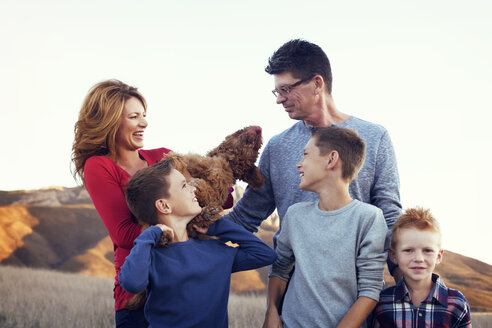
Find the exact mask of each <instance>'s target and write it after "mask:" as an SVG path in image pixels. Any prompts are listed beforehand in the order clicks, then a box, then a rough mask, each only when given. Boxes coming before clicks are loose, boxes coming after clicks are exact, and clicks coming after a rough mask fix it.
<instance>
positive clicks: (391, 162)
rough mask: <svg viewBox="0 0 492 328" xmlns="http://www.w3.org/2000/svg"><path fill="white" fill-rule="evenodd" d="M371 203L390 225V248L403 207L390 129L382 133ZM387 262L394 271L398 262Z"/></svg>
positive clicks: (386, 246)
mask: <svg viewBox="0 0 492 328" xmlns="http://www.w3.org/2000/svg"><path fill="white" fill-rule="evenodd" d="M371 204H372V205H374V206H376V207H378V208H380V209H381V210H382V211H383V215H384V218H385V220H386V225H387V227H388V239H387V242H386V245H385V249H388V248H389V247H390V245H389V242H390V240H391V229H392V228H393V224H394V223H395V222H396V219H397V218H398V216H399V215H400V213H401V208H402V207H401V203H400V178H399V175H398V167H397V163H396V156H395V151H394V149H393V144H392V143H391V139H390V136H389V134H388V131H385V132H384V134H383V135H382V137H381V141H380V143H379V147H378V153H377V157H376V168H375V176H374V185H373V187H372V189H371ZM387 262H388V268H389V271H390V272H393V269H394V268H395V267H396V264H394V263H393V262H391V261H390V259H389V258H388V261H387Z"/></svg>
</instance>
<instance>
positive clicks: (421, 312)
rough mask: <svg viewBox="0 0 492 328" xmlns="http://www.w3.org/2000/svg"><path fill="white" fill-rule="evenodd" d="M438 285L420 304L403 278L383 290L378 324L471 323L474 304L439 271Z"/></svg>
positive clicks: (376, 317) (435, 278) (376, 313)
mask: <svg viewBox="0 0 492 328" xmlns="http://www.w3.org/2000/svg"><path fill="white" fill-rule="evenodd" d="M432 281H433V282H434V287H433V288H432V290H431V292H430V293H429V296H428V297H427V299H426V300H425V301H423V302H422V303H421V304H420V305H419V307H415V306H414V305H413V304H412V302H411V300H410V292H409V291H408V289H407V286H406V285H405V281H404V280H403V279H401V280H400V281H399V282H398V284H396V286H392V287H389V288H387V289H385V290H383V291H382V292H381V294H380V298H379V303H378V304H377V306H376V308H375V309H374V318H373V326H374V327H383V328H384V327H410V328H421V327H422V328H424V327H471V319H470V306H469V305H468V302H467V301H466V298H465V296H463V294H461V293H460V292H459V291H458V290H456V289H452V288H447V287H446V285H445V284H444V282H443V281H442V280H441V278H439V276H438V275H437V274H434V273H433V274H432Z"/></svg>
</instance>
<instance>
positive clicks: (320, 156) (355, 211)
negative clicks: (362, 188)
mask: <svg viewBox="0 0 492 328" xmlns="http://www.w3.org/2000/svg"><path fill="white" fill-rule="evenodd" d="M364 157H365V144H364V141H363V140H362V139H361V138H360V137H359V135H358V134H357V133H356V132H355V131H353V130H350V129H346V128H340V127H335V126H329V127H323V128H316V129H314V130H313V132H312V136H311V139H310V140H309V142H308V143H307V145H306V147H305V148H304V156H303V158H302V159H301V161H300V162H299V163H298V164H297V169H298V170H299V174H300V176H301V182H300V185H299V188H300V189H302V190H308V191H312V192H315V193H317V194H318V195H319V200H316V201H314V202H302V203H297V204H295V205H292V206H291V207H289V209H288V210H287V213H286V214H285V217H284V221H283V227H282V230H281V232H280V234H279V236H278V239H277V247H276V251H277V254H278V258H277V260H276V261H275V263H274V264H273V266H272V270H271V272H270V279H269V283H268V307H267V312H266V316H265V324H264V327H282V325H283V327H287V328H291V327H337V326H340V327H342V326H343V327H348V326H350V327H359V326H362V327H365V320H366V318H367V316H368V315H369V314H370V313H371V311H372V309H373V308H374V307H375V306H376V304H377V301H378V299H379V292H380V290H381V288H382V283H383V270H384V263H385V260H386V253H385V249H384V245H385V240H386V236H387V232H388V229H387V226H386V222H385V220H384V217H383V214H382V211H381V210H380V209H378V208H377V207H375V206H373V205H370V204H366V203H363V202H360V201H358V200H353V199H352V198H351V197H350V194H349V190H348V187H349V184H350V182H351V181H352V180H353V179H354V178H355V177H356V176H357V174H358V172H359V170H360V168H361V167H362V164H363V162H364ZM294 264H295V270H294V272H293V274H292V276H290V275H291V271H292V268H293V266H294ZM289 280H290V282H289V287H288V288H287V282H288V281H289ZM284 294H285V297H284ZM282 297H284V301H283V303H282V302H281V300H282ZM280 310H282V311H281V313H282V314H281V316H280V315H279V312H280Z"/></svg>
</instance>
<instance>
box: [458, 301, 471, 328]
mask: <svg viewBox="0 0 492 328" xmlns="http://www.w3.org/2000/svg"><path fill="white" fill-rule="evenodd" d="M459 294H460V296H461V298H462V299H463V303H464V306H463V311H462V312H461V315H460V317H459V319H458V322H457V323H456V325H455V327H459V328H471V326H472V322H471V316H470V305H469V304H468V301H467V300H466V298H465V296H463V294H461V293H459Z"/></svg>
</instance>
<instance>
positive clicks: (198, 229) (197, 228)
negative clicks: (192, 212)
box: [193, 224, 208, 234]
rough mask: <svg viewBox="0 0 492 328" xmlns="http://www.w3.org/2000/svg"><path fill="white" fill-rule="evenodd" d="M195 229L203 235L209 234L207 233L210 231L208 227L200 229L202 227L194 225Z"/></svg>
mask: <svg viewBox="0 0 492 328" xmlns="http://www.w3.org/2000/svg"><path fill="white" fill-rule="evenodd" d="M193 228H194V229H195V230H196V231H197V232H199V233H202V234H206V233H207V231H208V227H200V226H198V225H196V224H194V225H193Z"/></svg>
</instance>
